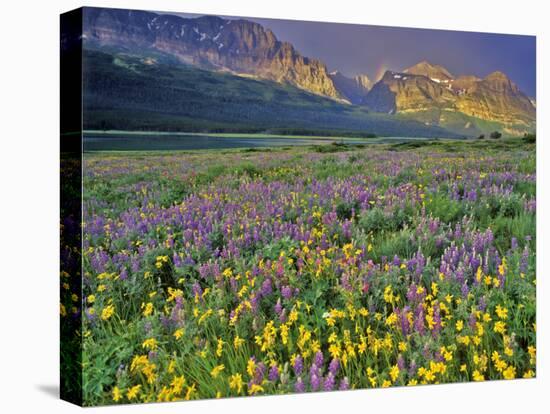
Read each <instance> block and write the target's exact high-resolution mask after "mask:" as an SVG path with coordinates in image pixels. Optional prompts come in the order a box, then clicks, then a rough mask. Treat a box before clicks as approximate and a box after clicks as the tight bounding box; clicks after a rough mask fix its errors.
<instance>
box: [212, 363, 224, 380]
mask: <svg viewBox="0 0 550 414" xmlns="http://www.w3.org/2000/svg"><path fill="white" fill-rule="evenodd" d="M224 369H225V365H223V364H221V365H217V366H215V367H214V368H212V371H210V375H212V378H218V375H220V372H222V371H223V370H224Z"/></svg>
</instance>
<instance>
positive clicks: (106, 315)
mask: <svg viewBox="0 0 550 414" xmlns="http://www.w3.org/2000/svg"><path fill="white" fill-rule="evenodd" d="M114 313H115V307H114V305H108V306H106V307H104V308H103V310H102V311H101V319H103V320H104V321H106V320H108V319H110V318H111V316H113V315H114Z"/></svg>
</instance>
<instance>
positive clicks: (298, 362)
mask: <svg viewBox="0 0 550 414" xmlns="http://www.w3.org/2000/svg"><path fill="white" fill-rule="evenodd" d="M292 369H293V370H294V374H296V376H298V375H300V374H301V373H302V371H303V369H304V360H303V359H302V357H301V356H300V355H298V356H297V357H296V358H295V359H294V364H292Z"/></svg>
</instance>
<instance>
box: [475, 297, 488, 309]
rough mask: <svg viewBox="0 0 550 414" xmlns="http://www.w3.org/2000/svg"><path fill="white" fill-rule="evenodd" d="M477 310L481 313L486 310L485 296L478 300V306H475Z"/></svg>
mask: <svg viewBox="0 0 550 414" xmlns="http://www.w3.org/2000/svg"><path fill="white" fill-rule="evenodd" d="M477 308H478V309H479V310H480V311H481V312H485V309H486V308H487V301H486V300H485V296H482V297H480V298H479V305H478V306H477Z"/></svg>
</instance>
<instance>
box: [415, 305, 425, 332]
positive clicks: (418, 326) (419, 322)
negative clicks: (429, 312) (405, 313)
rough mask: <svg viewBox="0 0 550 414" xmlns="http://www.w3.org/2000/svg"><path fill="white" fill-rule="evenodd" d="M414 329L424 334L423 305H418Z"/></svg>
mask: <svg viewBox="0 0 550 414" xmlns="http://www.w3.org/2000/svg"><path fill="white" fill-rule="evenodd" d="M414 329H415V331H416V332H418V333H419V334H420V335H423V334H424V308H422V305H418V306H417V307H416V312H415V318H414Z"/></svg>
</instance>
